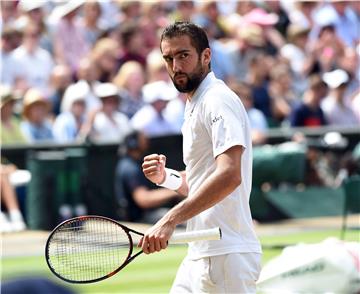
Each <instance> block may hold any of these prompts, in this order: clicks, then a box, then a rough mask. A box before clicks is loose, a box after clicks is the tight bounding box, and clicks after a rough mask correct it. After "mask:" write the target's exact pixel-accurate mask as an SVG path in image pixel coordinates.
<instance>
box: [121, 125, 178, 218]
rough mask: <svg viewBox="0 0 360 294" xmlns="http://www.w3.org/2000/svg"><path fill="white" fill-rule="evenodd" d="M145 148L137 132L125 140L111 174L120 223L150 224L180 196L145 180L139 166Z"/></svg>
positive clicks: (142, 137) (140, 135)
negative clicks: (113, 173) (120, 218)
mask: <svg viewBox="0 0 360 294" xmlns="http://www.w3.org/2000/svg"><path fill="white" fill-rule="evenodd" d="M148 145H149V142H148V138H147V137H146V136H145V135H144V134H143V133H142V132H140V131H132V132H131V133H129V135H127V136H126V137H125V140H124V143H123V144H122V145H121V148H120V153H121V154H120V155H121V157H120V159H119V161H118V163H117V167H116V171H115V193H116V197H117V200H118V203H119V208H120V211H119V214H120V216H121V217H122V218H123V219H124V220H126V221H132V222H145V223H151V224H154V223H155V222H156V221H158V220H159V219H160V218H161V217H162V216H164V214H165V213H166V212H167V211H168V210H169V207H172V206H174V205H175V204H176V203H178V202H179V200H180V199H182V198H183V197H181V196H179V195H178V194H177V193H175V192H174V191H171V190H169V189H165V188H162V187H157V186H156V185H154V184H152V183H150V182H149V181H147V180H146V178H145V176H144V174H143V173H142V170H141V164H142V158H143V156H144V153H145V152H146V151H147V149H148Z"/></svg>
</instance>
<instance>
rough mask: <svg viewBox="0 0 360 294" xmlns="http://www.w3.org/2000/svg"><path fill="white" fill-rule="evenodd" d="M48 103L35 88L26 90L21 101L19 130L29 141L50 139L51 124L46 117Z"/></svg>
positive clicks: (51, 136)
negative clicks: (21, 118)
mask: <svg viewBox="0 0 360 294" xmlns="http://www.w3.org/2000/svg"><path fill="white" fill-rule="evenodd" d="M49 111H50V103H49V101H48V100H46V98H45V97H44V95H43V94H42V93H41V92H40V91H39V90H38V89H35V88H30V89H29V90H27V91H26V93H25V96H24V101H23V117H24V120H23V121H22V122H21V130H22V131H23V133H24V135H25V137H26V138H27V140H28V141H29V142H31V143H36V142H44V141H50V142H51V141H52V140H53V138H54V137H53V134H52V125H51V123H50V121H49V119H48V115H49Z"/></svg>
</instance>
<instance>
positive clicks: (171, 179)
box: [158, 168, 182, 191]
mask: <svg viewBox="0 0 360 294" xmlns="http://www.w3.org/2000/svg"><path fill="white" fill-rule="evenodd" d="M181 184H182V176H181V174H180V173H179V172H178V171H176V170H174V169H171V168H165V181H164V182H163V183H162V184H158V186H161V187H164V188H168V189H170V190H174V191H176V190H177V189H179V188H180V187H181Z"/></svg>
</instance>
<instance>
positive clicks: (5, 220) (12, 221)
mask: <svg viewBox="0 0 360 294" xmlns="http://www.w3.org/2000/svg"><path fill="white" fill-rule="evenodd" d="M16 169H17V168H16V167H15V166H14V165H11V164H6V165H5V164H2V163H1V177H0V186H1V207H2V208H5V209H6V211H7V215H6V214H5V213H4V212H3V211H0V233H6V232H18V231H23V230H25V229H26V224H25V222H24V219H23V216H22V213H21V211H20V207H19V203H18V200H17V196H16V192H15V189H14V187H13V185H12V184H11V182H10V175H11V174H12V173H13V172H15V171H16Z"/></svg>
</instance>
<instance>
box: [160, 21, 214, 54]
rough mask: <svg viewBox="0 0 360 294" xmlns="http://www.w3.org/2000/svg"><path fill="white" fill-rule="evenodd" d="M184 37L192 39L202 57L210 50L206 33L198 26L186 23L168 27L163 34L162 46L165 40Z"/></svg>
mask: <svg viewBox="0 0 360 294" xmlns="http://www.w3.org/2000/svg"><path fill="white" fill-rule="evenodd" d="M184 35H185V36H188V37H189V38H190V42H191V45H192V46H194V48H195V49H196V52H197V53H198V54H199V55H201V53H202V52H203V51H204V50H205V49H206V48H210V45H209V40H208V37H207V36H206V33H205V31H204V30H203V29H202V28H201V27H199V26H197V25H196V24H194V23H191V22H186V21H177V22H175V23H173V24H171V25H169V26H167V27H166V28H165V30H164V31H163V33H162V34H161V39H160V45H161V43H162V41H163V40H164V39H171V38H175V37H180V36H184ZM160 50H161V46H160Z"/></svg>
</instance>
